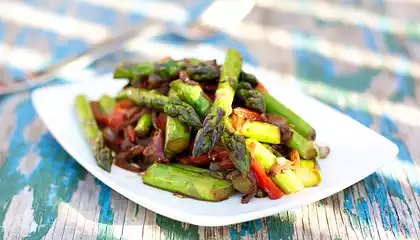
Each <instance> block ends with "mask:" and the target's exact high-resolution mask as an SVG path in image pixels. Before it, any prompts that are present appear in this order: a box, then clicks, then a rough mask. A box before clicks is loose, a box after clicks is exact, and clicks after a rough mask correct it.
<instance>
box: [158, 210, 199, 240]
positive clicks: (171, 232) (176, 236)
mask: <svg viewBox="0 0 420 240" xmlns="http://www.w3.org/2000/svg"><path fill="white" fill-rule="evenodd" d="M156 224H157V225H158V226H159V227H160V229H161V231H162V232H163V234H164V236H165V239H166V240H169V239H170V240H183V239H188V240H194V239H198V238H199V236H198V227H197V226H195V225H192V224H189V225H188V227H187V228H186V229H184V228H183V227H182V223H181V222H179V221H176V220H172V219H170V218H167V217H164V216H161V215H159V214H156Z"/></svg>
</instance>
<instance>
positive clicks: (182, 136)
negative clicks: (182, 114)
mask: <svg viewBox="0 0 420 240" xmlns="http://www.w3.org/2000/svg"><path fill="white" fill-rule="evenodd" d="M168 96H169V97H170V98H177V96H176V93H175V91H174V90H173V89H170V90H169V92H168ZM190 134H191V127H189V126H187V125H185V124H184V123H183V122H182V121H180V120H179V119H177V118H173V117H171V116H167V118H166V127H165V147H164V152H165V155H166V157H168V158H169V159H171V158H172V157H173V156H174V155H176V154H177V153H181V152H183V151H184V150H185V149H187V148H188V146H189V142H190Z"/></svg>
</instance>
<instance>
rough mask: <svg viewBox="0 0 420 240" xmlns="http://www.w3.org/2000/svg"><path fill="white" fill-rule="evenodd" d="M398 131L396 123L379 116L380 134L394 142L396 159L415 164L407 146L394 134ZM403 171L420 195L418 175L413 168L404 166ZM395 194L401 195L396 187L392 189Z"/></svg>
mask: <svg viewBox="0 0 420 240" xmlns="http://www.w3.org/2000/svg"><path fill="white" fill-rule="evenodd" d="M396 133H398V128H397V126H396V124H395V123H394V122H393V121H392V120H391V119H390V118H389V117H388V116H383V117H382V118H381V134H382V135H383V136H384V137H386V138H388V139H389V140H391V141H392V142H393V143H395V144H396V145H397V146H398V148H399V152H398V160H399V161H402V162H403V163H404V164H405V165H409V166H415V163H414V160H413V158H412V156H411V154H410V152H409V151H408V148H407V146H406V145H405V144H404V142H403V141H402V140H401V139H400V138H398V137H397V136H396ZM404 170H405V172H406V173H407V177H408V181H409V182H410V186H411V187H412V188H413V190H414V192H415V193H416V194H417V195H418V196H419V197H420V177H419V175H418V173H417V172H416V170H415V169H414V168H405V169H404ZM393 193H394V194H395V195H396V196H403V195H401V194H400V193H401V191H400V190H399V189H397V190H396V191H393Z"/></svg>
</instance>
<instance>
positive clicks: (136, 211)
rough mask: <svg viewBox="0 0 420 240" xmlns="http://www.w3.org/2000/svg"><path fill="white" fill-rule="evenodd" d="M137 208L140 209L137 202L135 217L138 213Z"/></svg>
mask: <svg viewBox="0 0 420 240" xmlns="http://www.w3.org/2000/svg"><path fill="white" fill-rule="evenodd" d="M139 209H140V206H139V205H138V204H137V205H136V215H135V216H136V217H137V215H139Z"/></svg>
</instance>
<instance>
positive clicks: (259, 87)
mask: <svg viewBox="0 0 420 240" xmlns="http://www.w3.org/2000/svg"><path fill="white" fill-rule="evenodd" d="M257 89H258V90H260V91H261V92H264V93H267V92H268V91H267V89H266V88H265V87H264V85H262V84H261V83H258V85H257Z"/></svg>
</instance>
